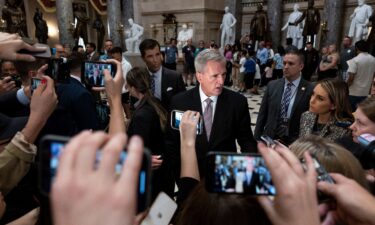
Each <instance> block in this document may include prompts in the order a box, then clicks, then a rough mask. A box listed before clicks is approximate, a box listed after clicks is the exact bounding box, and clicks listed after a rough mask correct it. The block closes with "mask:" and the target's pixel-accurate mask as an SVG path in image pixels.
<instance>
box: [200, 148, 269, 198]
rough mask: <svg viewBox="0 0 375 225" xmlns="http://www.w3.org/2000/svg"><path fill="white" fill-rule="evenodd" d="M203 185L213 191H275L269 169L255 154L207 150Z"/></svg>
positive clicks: (260, 192)
mask: <svg viewBox="0 0 375 225" xmlns="http://www.w3.org/2000/svg"><path fill="white" fill-rule="evenodd" d="M205 185H206V190H207V191H208V192H213V193H229V194H248V195H275V194H276V188H275V186H274V185H273V182H272V179H271V173H270V171H269V170H268V168H267V167H266V164H265V162H264V159H263V158H262V156H261V155H259V154H251V153H244V154H239V153H233V152H209V153H208V154H207V167H206V179H205Z"/></svg>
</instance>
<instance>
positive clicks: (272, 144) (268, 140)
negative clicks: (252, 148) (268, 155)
mask: <svg viewBox="0 0 375 225" xmlns="http://www.w3.org/2000/svg"><path fill="white" fill-rule="evenodd" d="M260 139H262V141H263V142H264V143H265V144H266V145H267V147H269V148H274V147H275V146H276V145H277V143H276V142H275V141H274V140H273V139H272V138H271V137H269V136H267V135H262V136H260Z"/></svg>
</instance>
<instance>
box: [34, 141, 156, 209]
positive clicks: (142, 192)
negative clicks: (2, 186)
mask: <svg viewBox="0 0 375 225" xmlns="http://www.w3.org/2000/svg"><path fill="white" fill-rule="evenodd" d="M68 141H69V137H64V136H57V135H46V136H44V137H43V138H42V140H41V142H40V150H41V157H40V162H39V167H40V170H39V187H40V189H41V191H42V193H44V194H46V195H48V194H49V193H50V190H51V187H52V182H53V181H54V178H55V175H56V172H57V168H58V165H59V158H60V155H61V153H62V150H63V147H64V145H65V144H66V143H67V142H68ZM143 152H144V154H143V161H142V167H141V170H140V172H139V181H138V212H143V211H145V210H146V209H147V207H149V204H150V198H151V192H150V184H151V180H150V179H151V156H150V152H149V150H147V149H144V151H143ZM126 156H127V153H126V151H123V152H122V153H121V156H120V160H119V162H118V164H117V165H116V172H117V173H120V172H121V170H122V165H123V162H124V161H125V159H126ZM100 159H101V151H98V152H97V156H96V162H97V163H98V162H99V161H100Z"/></svg>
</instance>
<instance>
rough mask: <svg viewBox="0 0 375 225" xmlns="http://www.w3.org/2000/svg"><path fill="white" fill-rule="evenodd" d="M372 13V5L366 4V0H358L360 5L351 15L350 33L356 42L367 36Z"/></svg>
mask: <svg viewBox="0 0 375 225" xmlns="http://www.w3.org/2000/svg"><path fill="white" fill-rule="evenodd" d="M371 15H372V8H371V6H369V5H367V4H365V0H358V6H357V8H355V10H354V12H353V14H352V15H351V16H350V19H352V22H351V24H350V28H349V34H348V36H349V37H351V38H352V39H353V41H354V43H355V42H357V41H359V40H365V39H366V38H367V34H368V24H369V18H370V17H371Z"/></svg>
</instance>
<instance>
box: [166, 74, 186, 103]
mask: <svg viewBox="0 0 375 225" xmlns="http://www.w3.org/2000/svg"><path fill="white" fill-rule="evenodd" d="M181 91H186V88H185V84H184V81H183V80H182V76H181V74H179V73H177V72H176V71H174V70H170V69H168V68H165V67H163V69H162V75H161V104H162V106H163V107H164V108H165V109H166V110H169V107H170V103H171V99H172V97H173V96H175V95H176V94H177V93H179V92H181Z"/></svg>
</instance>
